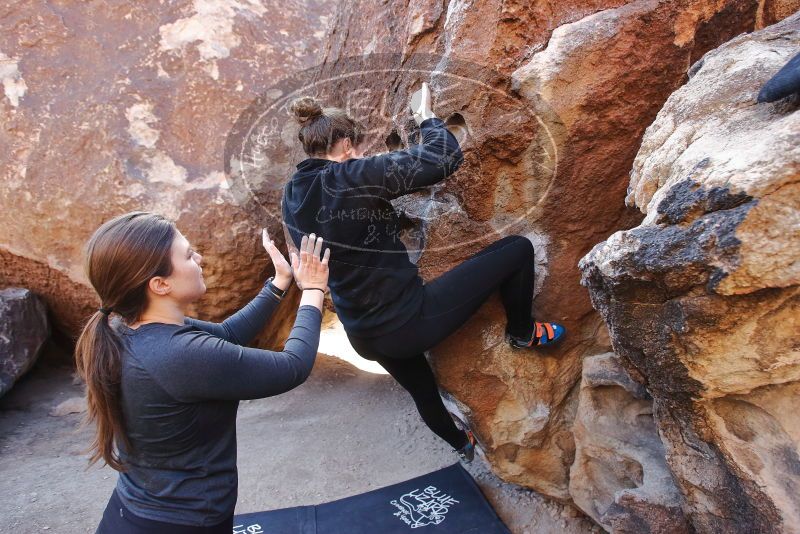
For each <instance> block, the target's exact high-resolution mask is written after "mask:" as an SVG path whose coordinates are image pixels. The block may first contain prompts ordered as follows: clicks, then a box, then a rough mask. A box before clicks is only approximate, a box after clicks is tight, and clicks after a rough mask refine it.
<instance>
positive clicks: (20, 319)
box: [0, 287, 50, 397]
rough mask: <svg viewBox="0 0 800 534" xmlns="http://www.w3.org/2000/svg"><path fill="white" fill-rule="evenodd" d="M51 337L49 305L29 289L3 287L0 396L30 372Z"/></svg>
mask: <svg viewBox="0 0 800 534" xmlns="http://www.w3.org/2000/svg"><path fill="white" fill-rule="evenodd" d="M49 337H50V324H49V322H48V320H47V308H46V307H45V305H44V302H42V300H41V299H40V298H39V297H38V296H36V295H34V294H33V293H32V292H31V291H30V290H28V289H23V288H18V287H10V288H6V289H2V290H0V397H2V396H3V395H5V394H6V393H7V392H8V390H10V389H11V386H13V385H14V382H16V381H17V380H19V378H20V377H21V376H22V375H24V374H25V373H27V372H28V371H29V370H30V369H31V367H33V364H35V363H36V360H37V359H38V358H39V354H40V353H41V351H42V347H44V344H45V342H46V341H47V339H48V338H49Z"/></svg>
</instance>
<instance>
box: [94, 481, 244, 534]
mask: <svg viewBox="0 0 800 534" xmlns="http://www.w3.org/2000/svg"><path fill="white" fill-rule="evenodd" d="M231 532H233V514H231V515H230V517H229V518H228V519H226V520H225V521H223V522H222V523H219V524H217V525H214V526H210V527H192V526H188V525H177V524H174V523H163V522H161V521H154V520H152V519H145V518H143V517H139V516H137V515H134V514H133V512H131V511H130V510H128V507H127V506H125V505H124V504H122V501H121V500H120V498H119V495H117V490H116V489H115V490H114V491H113V492H111V497H109V499H108V504H107V505H106V509H105V511H104V512H103V519H102V520H100V525H98V527H97V530H96V531H95V534H231Z"/></svg>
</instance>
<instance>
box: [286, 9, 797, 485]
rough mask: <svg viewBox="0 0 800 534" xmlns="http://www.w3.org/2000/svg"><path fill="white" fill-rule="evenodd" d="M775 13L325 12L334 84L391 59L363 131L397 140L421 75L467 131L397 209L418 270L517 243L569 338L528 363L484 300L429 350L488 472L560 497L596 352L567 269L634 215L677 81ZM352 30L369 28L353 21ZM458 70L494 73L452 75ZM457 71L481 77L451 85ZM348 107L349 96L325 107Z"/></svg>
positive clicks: (593, 329)
mask: <svg viewBox="0 0 800 534" xmlns="http://www.w3.org/2000/svg"><path fill="white" fill-rule="evenodd" d="M790 4H791V3H790V2H786V3H780V5H777V4H775V3H772V4H770V5H769V6H764V5H760V4H759V3H758V2H755V1H750V2H747V1H739V0H735V1H734V0H731V1H725V0H722V1H710V0H696V1H689V0H680V1H675V2H659V1H655V0H652V1H647V0H640V1H635V2H624V1H619V0H608V1H602V0H598V1H591V2H538V3H535V5H530V4H529V3H528V4H524V3H518V2H501V1H500V0H497V1H495V0H487V1H482V2H461V1H451V2H448V3H443V2H438V1H422V0H418V1H417V0H414V1H411V2H389V3H388V4H380V5H378V4H375V3H373V2H366V1H355V2H349V3H344V4H341V5H340V6H339V8H338V10H337V12H336V15H335V17H334V22H333V26H332V29H331V33H330V35H329V41H328V43H327V44H326V58H325V61H326V65H328V66H329V68H330V72H331V73H332V74H333V73H336V69H337V66H341V65H344V64H346V63H347V60H348V58H350V57H351V56H357V55H361V54H379V53H386V52H396V53H397V54H398V55H399V56H400V57H401V59H400V60H399V61H397V62H396V63H391V64H390V63H389V62H388V61H387V64H386V65H384V66H385V67H387V69H388V70H389V72H388V73H380V72H375V73H371V78H370V81H369V83H368V84H364V87H373V86H374V87H376V88H380V89H381V91H383V93H382V94H380V95H374V98H373V99H372V100H369V102H370V105H369V106H364V108H366V109H368V110H380V113H373V114H372V115H370V114H369V113H366V114H364V118H365V119H367V120H369V119H371V118H375V115H382V117H378V119H383V121H384V126H383V127H384V129H383V130H380V129H378V130H377V131H376V132H375V134H376V137H379V138H380V139H381V140H382V139H383V138H385V137H387V135H388V134H389V130H390V129H392V128H394V129H395V130H397V131H398V132H400V135H399V137H400V138H401V139H402V140H403V141H406V139H405V137H406V135H405V134H404V133H403V131H404V125H405V121H406V120H407V113H406V110H405V108H406V104H407V102H408V98H409V95H410V94H411V93H412V92H413V91H414V90H415V89H416V88H417V87H418V84H419V82H420V81H422V80H428V81H429V82H430V83H431V88H432V91H433V94H434V102H433V110H434V112H435V113H436V114H437V115H438V116H440V117H442V118H453V117H456V118H457V119H458V120H459V121H463V124H464V128H465V130H466V132H467V134H466V138H465V141H464V143H463V147H464V149H465V163H464V165H462V167H461V169H460V170H459V171H458V172H457V173H456V175H454V176H453V177H452V178H451V179H448V180H446V181H445V182H444V183H443V184H442V185H437V186H436V187H435V188H433V191H432V192H431V193H429V194H420V195H416V196H414V197H409V198H408V199H405V200H404V201H403V203H402V205H401V206H399V207H400V209H402V210H403V211H404V213H405V214H406V215H407V217H408V221H409V222H408V224H409V227H411V228H414V229H415V230H416V234H415V235H417V236H420V235H421V236H422V237H421V238H420V239H418V240H417V241H415V243H418V244H424V246H425V250H424V252H422V254H421V256H419V265H420V267H421V269H422V274H423V276H424V277H425V278H427V279H432V278H434V277H436V276H437V275H439V274H440V273H442V272H444V271H445V270H447V269H449V268H451V267H453V266H454V265H456V264H457V263H458V262H460V261H462V260H463V259H465V258H466V257H468V256H469V255H470V254H472V253H474V252H476V251H477V250H479V249H480V248H481V247H482V246H484V245H486V244H488V243H489V242H491V241H494V240H496V239H498V238H500V237H502V236H503V235H507V234H510V233H517V234H522V235H526V236H528V237H529V238H530V239H531V240H532V241H533V243H534V245H535V248H536V252H537V263H538V266H537V286H536V300H535V304H534V308H535V315H536V317H537V318H538V319H542V320H553V321H559V322H562V323H563V324H565V325H566V327H567V330H568V332H569V334H568V338H567V339H565V341H564V343H563V345H562V346H561V347H560V348H559V349H558V350H556V351H550V352H548V353H545V354H541V355H537V356H535V357H532V356H528V355H521V354H520V353H519V352H514V351H511V350H509V349H508V348H507V347H506V344H505V343H503V336H502V333H503V328H504V326H505V323H504V314H503V311H502V307H501V306H500V305H499V301H498V300H496V299H492V300H490V302H489V303H487V304H486V305H485V306H483V308H482V309H481V310H480V311H479V312H478V313H477V314H476V316H475V317H474V318H473V319H471V320H470V321H469V322H468V323H467V325H465V326H464V327H463V328H462V329H461V330H460V331H459V332H458V333H457V334H456V335H453V336H451V337H450V338H449V339H448V340H446V341H445V342H444V343H442V344H440V345H439V346H438V347H436V348H435V349H434V350H433V351H432V352H433V354H432V356H433V361H434V363H435V368H436V372H437V375H438V377H439V379H440V383H441V385H442V387H443V388H444V390H445V391H446V392H447V393H448V394H449V395H450V396H451V397H452V398H453V399H454V401H455V402H456V403H457V404H458V405H459V408H460V409H461V411H462V412H463V413H464V414H465V415H466V416H467V417H468V419H469V421H470V424H471V425H472V427H473V428H474V429H476V430H477V435H478V439H479V441H480V443H481V445H482V447H483V449H484V450H485V451H486V453H487V458H488V460H489V462H490V463H491V465H492V468H493V469H494V470H495V472H496V473H497V474H498V475H499V476H501V477H502V478H504V479H506V480H509V481H512V482H516V483H518V484H522V485H525V486H527V487H530V488H534V489H536V490H538V491H540V492H542V493H545V494H546V495H549V496H551V497H554V498H557V499H564V500H567V499H569V498H570V493H569V479H570V477H569V470H570V466H571V465H572V464H573V460H574V458H575V443H574V439H573V436H572V431H571V427H572V422H573V419H574V417H575V409H576V406H577V400H578V382H579V379H580V374H581V360H582V358H583V357H584V356H586V355H594V354H599V353H603V352H606V351H608V350H609V349H610V342H609V340H608V337H607V332H606V330H605V327H604V326H603V324H602V320H601V318H600V317H599V316H598V314H597V313H595V312H594V310H593V309H592V305H591V302H590V300H589V298H588V295H587V293H586V291H585V290H583V289H582V288H581V287H580V272H579V270H578V269H577V263H578V261H579V259H580V258H581V257H583V256H584V255H585V254H586V253H587V252H588V251H589V250H591V248H592V247H593V246H594V245H595V244H596V243H597V242H598V241H600V240H602V239H604V238H605V237H607V236H608V235H609V234H611V233H613V232H614V231H616V230H619V229H624V228H630V227H631V226H635V225H636V224H638V222H639V221H640V220H641V215H640V214H639V213H636V212H635V210H632V209H629V208H626V207H625V205H624V197H625V195H626V190H627V186H628V181H629V171H630V168H631V165H632V164H633V161H634V157H635V155H636V152H637V150H638V148H639V145H640V142H641V139H642V135H643V134H644V130H645V128H646V127H647V126H648V125H649V124H650V123H651V122H652V121H653V119H654V118H655V117H656V114H657V113H658V110H659V109H660V108H661V106H662V105H663V103H664V102H665V101H666V99H667V98H668V97H669V95H670V94H671V93H672V92H673V91H675V89H677V88H678V87H680V86H681V85H682V84H683V83H685V82H686V79H687V75H686V70H687V68H688V66H689V65H691V64H692V63H694V62H695V61H697V60H698V59H699V58H700V57H701V56H702V55H703V54H704V53H705V52H707V51H708V50H711V49H713V48H715V47H716V46H718V45H720V44H722V43H724V42H725V41H727V40H729V39H731V38H733V37H734V36H736V35H739V34H741V33H744V32H747V31H752V30H753V29H754V28H756V27H758V26H759V25H763V24H765V23H771V22H773V21H774V19H776V18H777V17H779V16H780V14H781V13H785V14H784V15H783V16H785V15H786V14H788V13H791V12H792V11H788V13H786V12H785V10H784V7H785V6H787V5H790ZM766 7H769V9H766ZM365 19H368V20H370V21H373V22H372V23H371V24H369V25H364V24H362V22H361V21H363V20H365ZM422 54H434V55H438V57H439V60H438V62H436V63H435V67H436V71H437V74H435V75H430V74H428V73H427V72H424V71H423V70H420V69H416V68H414V67H415V66H416V63H415V59H416V58H417V57H419V56H420V55H422ZM392 60H393V61H394V58H392ZM404 62H405V63H404ZM460 62H470V63H471V64H472V65H473V66H475V65H478V66H482V67H485V68H486V69H488V70H489V71H491V72H489V73H487V72H480V73H479V74H478V73H476V72H470V71H469V69H468V68H467V71H463V69H462V67H463V66H464V65H463V64H462V63H460ZM398 65H399V67H400V68H398ZM403 66H405V67H406V68H405V69H403V68H402V67H403ZM475 70H476V71H478V70H480V69H479V68H478V67H475ZM455 74H459V75H462V76H463V79H469V80H474V79H476V78H479V79H480V82H481V83H472V84H470V83H466V82H465V83H460V84H457V83H454V82H453V81H452V78H451V77H450V75H455ZM362 89H363V88H362ZM363 90H364V91H366V89H363ZM349 102H350V100H349V99H348V94H346V93H343V94H339V95H338V97H331V98H329V99H328V103H329V104H330V105H340V106H346V105H347V104H348V103H349ZM387 117H388V119H387ZM376 122H380V120H376ZM386 123H388V124H386ZM378 133H380V135H377V134H378ZM287 138H291V136H287Z"/></svg>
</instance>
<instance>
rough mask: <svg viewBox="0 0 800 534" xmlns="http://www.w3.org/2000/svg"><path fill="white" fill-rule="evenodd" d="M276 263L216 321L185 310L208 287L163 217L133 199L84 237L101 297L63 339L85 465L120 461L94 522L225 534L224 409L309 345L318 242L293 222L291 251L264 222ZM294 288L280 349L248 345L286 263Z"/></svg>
mask: <svg viewBox="0 0 800 534" xmlns="http://www.w3.org/2000/svg"><path fill="white" fill-rule="evenodd" d="M262 240H263V244H264V247H265V248H266V250H267V252H268V254H269V255H270V258H271V259H272V263H273V265H274V266H275V276H274V277H271V278H270V279H269V280H267V281H266V282H265V283H264V287H263V288H262V289H261V291H260V292H259V293H258V295H256V297H255V298H254V299H253V300H251V301H250V302H249V303H248V304H246V305H245V306H244V307H243V308H242V309H240V310H239V311H237V312H236V313H234V314H233V315H231V316H230V317H228V318H227V319H226V320H225V321H223V322H222V323H211V322H206V321H200V320H197V319H193V318H190V317H186V316H185V315H184V313H185V311H186V310H187V309H188V307H189V306H190V305H191V304H192V303H193V302H195V301H197V300H198V299H199V298H200V297H202V296H203V294H204V293H205V291H206V286H205V283H204V281H203V270H202V267H201V264H202V256H201V255H200V254H199V253H198V252H197V251H196V250H194V248H193V247H192V246H191V244H190V243H189V242H188V241H187V239H186V238H185V237H184V236H183V235H182V234H181V233H180V232H179V231H178V229H177V228H176V227H175V225H174V223H173V222H171V221H169V220H167V219H165V218H164V217H161V216H160V215H157V214H154V213H148V212H141V211H139V212H132V213H127V214H125V215H121V216H119V217H116V218H114V219H112V220H110V221H108V222H106V223H105V224H103V225H102V226H101V227H100V228H99V229H98V230H97V231H95V233H94V235H93V236H92V237H91V239H90V240H89V242H88V244H87V248H86V264H85V269H86V274H87V276H88V278H89V281H90V282H91V284H92V286H93V287H94V289H95V291H96V292H97V294H98V295H99V297H100V301H101V303H102V306H101V307H100V308H99V309H98V310H97V312H95V313H94V314H93V315H92V317H91V318H90V319H89V321H88V322H87V324H86V326H85V327H84V329H83V332H82V333H81V335H80V337H79V339H78V343H77V345H76V349H75V360H76V364H77V369H78V373H79V375H80V376H81V378H82V379H83V380H84V381H85V382H86V395H87V400H88V413H87V420H86V422H87V423H88V422H94V423H95V426H96V433H95V436H94V440H93V442H92V445H91V457H90V465H91V464H94V463H95V462H97V461H98V460H103V461H104V462H105V463H106V464H108V465H110V466H111V467H112V468H114V469H115V470H117V471H119V478H118V480H117V485H116V488H115V489H114V492H113V493H112V495H111V498H110V499H109V502H108V506H107V507H106V510H105V513H104V514H103V518H102V521H101V522H100V525H99V527H98V529H97V532H99V533H103V534H105V533H113V534H129V533H162V532H163V533H167V532H169V533H170V534H181V533H186V534H188V533H192V534H195V533H197V534H200V533H204V534H210V533H214V534H216V533H220V534H221V533H225V534H230V533H231V531H232V528H233V510H234V507H235V505H236V496H237V470H236V412H237V409H238V405H239V401H240V400H242V399H257V398H262V397H268V396H271V395H277V394H280V393H283V392H285V391H289V390H290V389H292V388H294V387H297V386H299V385H300V384H302V383H303V382H304V381H305V380H306V378H307V377H308V376H309V373H310V372H311V368H312V366H313V364H314V359H315V357H316V353H317V347H318V345H319V329H320V321H321V318H322V300H323V294H324V292H325V290H326V289H327V281H328V258H329V256H330V250H326V251H325V254H324V256H322V255H321V252H322V250H321V249H322V238H321V237H320V238H315V236H313V235H311V236H303V239H302V243H301V245H300V251H299V254H292V258H291V260H292V262H291V265H290V264H289V263H288V262H287V261H286V259H285V258H284V257H283V256H282V255H281V253H280V252H279V251H278V249H277V248H276V246H275V244H274V242H273V241H272V240H270V239H269V236H268V235H267V233H266V229H264V230H263V231H262ZM293 276H294V279H295V281H296V283H297V285H298V286H299V287H300V288H301V289H302V290H303V294H302V297H301V299H300V305H299V308H298V311H297V318H296V320H295V323H294V327H293V328H292V331H291V333H290V335H289V338H288V340H287V341H286V344H285V346H284V348H283V351H280V352H274V351H269V350H261V349H256V348H251V347H247V346H246V345H247V344H248V343H250V342H252V340H253V339H254V338H255V336H256V335H257V334H258V333H259V332H260V331H261V329H262V328H263V327H264V325H265V323H266V321H267V320H268V319H269V318H270V316H271V314H272V312H273V311H274V310H275V308H276V307H277V305H278V304H279V303H280V301H281V298H282V297H283V295H284V293H285V291H286V290H287V289H288V287H289V284H290V283H291V280H292V277H293Z"/></svg>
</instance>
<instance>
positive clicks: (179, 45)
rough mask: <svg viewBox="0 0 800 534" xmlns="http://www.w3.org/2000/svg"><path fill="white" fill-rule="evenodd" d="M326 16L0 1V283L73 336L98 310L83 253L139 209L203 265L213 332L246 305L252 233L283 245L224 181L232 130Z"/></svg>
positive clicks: (282, 10) (309, 55) (259, 7)
mask: <svg viewBox="0 0 800 534" xmlns="http://www.w3.org/2000/svg"><path fill="white" fill-rule="evenodd" d="M332 5H333V4H332V2H329V1H327V0H309V1H307V2H292V3H288V4H287V3H274V2H273V3H263V4H262V3H261V2H257V1H249V0H247V1H241V2H238V1H237V2H190V1H188V0H181V1H171V2H127V3H115V2H103V1H101V2H91V3H86V2H70V3H67V4H63V5H59V6H58V7H55V6H53V5H52V4H51V3H48V2H44V1H37V0H34V1H31V2H4V3H2V5H0V20H1V21H2V23H1V24H2V28H3V31H2V32H0V78H2V81H3V88H4V93H1V94H0V123H2V125H3V126H2V129H0V153H1V154H2V156H0V228H1V229H2V230H0V284H5V285H15V284H22V285H25V286H26V287H29V288H31V290H33V291H35V292H36V293H38V294H40V295H41V296H42V297H43V298H44V299H45V301H46V302H47V304H48V306H49V307H50V308H51V309H52V311H53V316H54V319H55V324H56V326H57V327H59V328H60V329H61V330H63V331H65V332H67V333H68V334H70V335H75V334H76V333H77V332H78V331H79V329H80V326H81V323H82V321H83V320H84V319H85V318H86V317H87V316H88V315H89V314H90V313H91V312H92V311H93V309H94V307H95V306H96V305H97V304H98V302H97V301H96V297H95V296H94V293H93V291H92V290H91V287H90V286H89V284H88V281H87V280H86V277H85V275H84V273H83V267H82V263H81V255H82V247H83V245H84V243H85V242H86V240H87V239H88V238H89V236H90V235H91V233H92V232H93V231H94V230H95V229H96V228H97V227H98V226H100V224H101V223H103V222H104V221H105V220H107V219H109V218H111V217H113V216H115V215H118V214H121V213H124V212H126V211H130V210H137V209H143V210H152V211H157V212H159V213H162V214H164V215H166V216H168V217H171V218H173V219H174V220H175V221H176V222H177V225H178V227H179V229H180V230H181V231H182V232H183V233H184V234H185V235H186V236H187V238H188V239H189V240H190V241H191V242H192V243H193V244H194V245H195V246H196V248H197V249H198V250H199V251H200V252H201V253H202V254H204V256H205V278H206V283H207V285H208V288H209V291H208V294H207V296H206V297H205V298H204V299H203V300H202V301H201V302H200V303H199V305H198V306H197V309H196V312H197V313H199V314H201V315H202V316H203V317H205V318H211V319H219V318H221V317H223V316H225V315H226V314H228V313H229V312H231V311H233V310H234V309H236V308H238V307H239V306H241V305H242V304H243V303H244V302H246V300H247V299H248V298H250V297H252V296H253V295H254V294H255V293H256V292H257V291H258V289H259V288H260V286H261V284H262V283H263V281H264V279H265V278H266V277H267V276H268V272H271V267H270V265H269V259H268V256H267V255H266V253H265V251H264V249H263V247H262V246H261V242H260V237H259V227H260V226H263V225H265V226H267V227H269V228H270V230H271V232H272V234H273V236H274V237H275V239H276V240H278V242H282V241H283V238H282V232H281V228H280V220H279V219H276V218H274V217H271V216H270V215H269V213H268V212H266V211H265V210H264V209H263V208H262V207H261V203H259V202H255V201H254V198H253V195H252V194H250V192H248V191H246V190H238V189H237V188H235V187H232V185H235V184H232V183H231V181H230V180H228V179H227V178H226V175H225V174H224V169H225V167H224V165H223V151H224V146H225V142H226V139H227V135H228V131H229V130H230V129H231V127H232V125H233V124H234V123H235V120H236V118H237V116H238V115H239V113H241V111H242V110H243V109H245V108H246V107H247V106H248V104H249V103H250V101H251V100H252V99H253V98H254V97H255V96H256V95H257V94H258V93H260V92H261V91H263V90H264V88H265V87H268V86H269V85H271V84H272V83H273V82H274V80H275V79H277V78H280V77H282V76H285V75H286V74H288V73H290V72H292V71H294V70H297V69H302V68H305V67H307V66H308V65H310V64H313V63H314V62H316V61H317V58H316V53H317V51H318V48H319V45H320V42H321V38H322V37H323V36H324V34H325V31H324V30H325V28H326V27H327V11H328V10H329V9H330V8H331V7H332ZM285 171H286V173H287V176H288V174H289V172H290V171H291V169H290V168H288V167H287V168H286V169H285ZM278 198H279V197H278V196H277V195H275V194H274V192H273V197H272V202H273V203H275V202H277V201H278ZM285 315H286V314H281V316H285ZM267 337H269V336H267Z"/></svg>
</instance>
